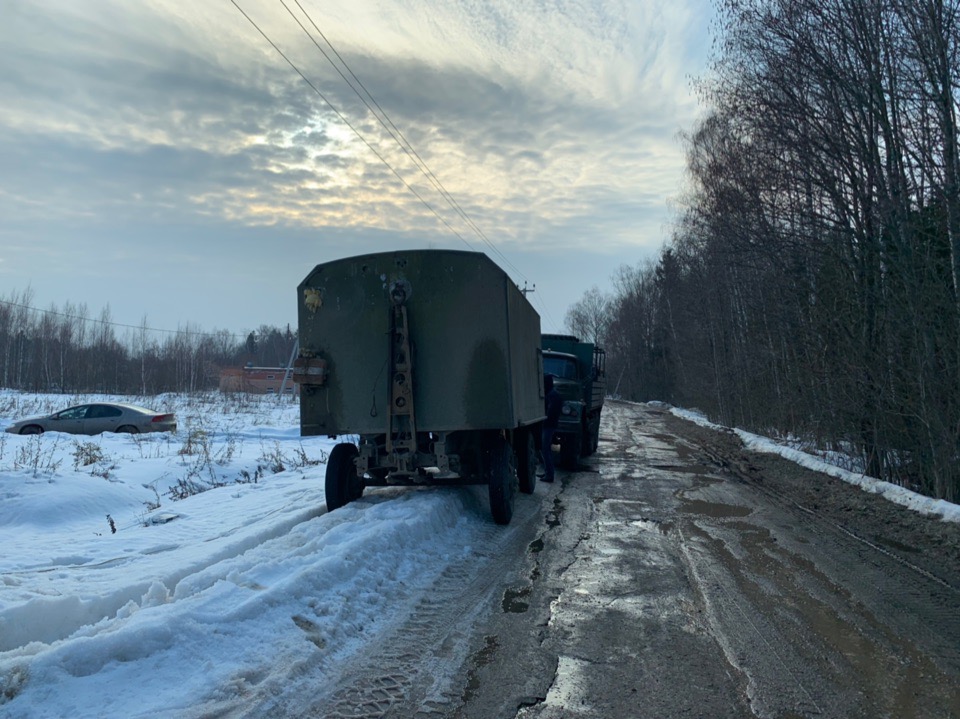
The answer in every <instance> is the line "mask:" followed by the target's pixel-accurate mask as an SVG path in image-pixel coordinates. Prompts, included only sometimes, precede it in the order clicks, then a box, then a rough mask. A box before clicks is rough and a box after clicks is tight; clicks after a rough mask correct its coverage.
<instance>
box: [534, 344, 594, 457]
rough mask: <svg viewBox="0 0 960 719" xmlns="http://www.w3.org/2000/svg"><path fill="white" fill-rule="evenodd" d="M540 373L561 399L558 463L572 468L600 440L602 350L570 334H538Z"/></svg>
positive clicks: (557, 439) (556, 438) (590, 451)
mask: <svg viewBox="0 0 960 719" xmlns="http://www.w3.org/2000/svg"><path fill="white" fill-rule="evenodd" d="M541 349H542V352H543V373H544V374H545V375H548V374H549V375H553V386H554V387H555V388H556V390H557V392H559V393H560V396H561V397H562V398H563V410H562V411H561V414H560V422H559V424H558V427H557V435H556V436H555V437H554V440H555V441H559V444H560V463H561V464H562V465H563V466H565V467H567V468H573V467H576V465H577V462H578V461H579V460H580V458H581V457H587V456H589V455H591V454H593V453H594V452H595V451H596V449H597V446H598V444H599V441H600V413H601V411H602V410H603V400H604V396H605V394H606V353H605V352H604V351H603V350H602V349H601V348H599V347H597V346H596V345H594V344H593V343H591V342H581V341H580V339H579V338H578V337H575V336H573V335H556V334H544V335H541Z"/></svg>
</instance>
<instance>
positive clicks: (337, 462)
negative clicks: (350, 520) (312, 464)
mask: <svg viewBox="0 0 960 719" xmlns="http://www.w3.org/2000/svg"><path fill="white" fill-rule="evenodd" d="M359 454H360V451H359V450H358V449H357V445H355V444H350V443H347V442H345V443H343V444H338V445H336V446H335V447H334V448H333V450H332V451H331V452H330V458H329V459H328V460H327V476H326V483H325V490H326V494H327V511H328V512H332V511H333V510H335V509H340V507H342V506H343V505H345V504H347V503H348V502H352V501H353V500H355V499H360V497H362V496H363V482H362V481H361V480H360V478H359V477H358V476H357V467H356V465H355V464H354V463H353V460H354V459H356V458H357V455H359Z"/></svg>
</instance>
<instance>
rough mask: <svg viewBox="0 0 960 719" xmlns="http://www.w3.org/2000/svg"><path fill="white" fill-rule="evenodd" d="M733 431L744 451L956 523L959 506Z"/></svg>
mask: <svg viewBox="0 0 960 719" xmlns="http://www.w3.org/2000/svg"><path fill="white" fill-rule="evenodd" d="M664 406H667V405H664ZM669 409H670V412H671V413H672V414H673V415H675V416H677V417H680V418H681V419H685V420H687V421H690V422H694V423H695V424H698V425H700V426H701V427H708V428H710V429H716V430H723V429H728V428H726V427H722V426H720V425H718V424H715V423H713V422H711V421H710V420H708V419H707V418H706V417H705V416H704V415H703V414H702V413H700V412H696V411H691V410H685V409H679V408H677V407H669ZM733 431H734V432H735V433H736V434H737V436H738V437H740V439H741V441H742V442H743V443H744V445H745V446H746V447H747V449H751V450H753V451H755V452H765V453H768V454H777V455H779V456H781V457H783V458H784V459H788V460H790V461H791V462H796V463H797V464H799V465H801V466H802V467H806V468H807V469H812V470H814V471H816V472H821V473H822V474H826V475H829V476H831V477H835V478H837V479H840V480H842V481H844V482H847V483H849V484H853V485H856V486H857V487H860V488H861V489H862V490H863V491H865V492H870V493H871V494H877V495H880V496H882V497H883V498H884V499H887V500H888V501H891V502H894V503H896V504H899V505H901V506H904V507H907V508H908V509H910V510H913V511H914V512H918V513H920V514H925V515H929V516H933V517H941V518H942V519H943V521H945V522H960V505H957V504H952V503H951V502H947V501H944V500H942V499H933V498H931V497H925V496H923V495H922V494H917V493H916V492H912V491H910V490H909V489H906V488H904V487H900V486H898V485H896V484H892V483H890V482H885V481H883V480H880V479H876V478H874V477H868V476H866V475H865V474H860V473H857V472H851V471H849V470H846V469H843V468H841V467H837V466H836V465H833V464H830V463H829V462H826V461H824V460H823V459H820V458H819V457H816V456H814V455H812V454H809V453H807V452H803V451H801V450H798V449H795V448H793V447H787V446H785V445H783V444H779V443H777V442H775V441H774V440H772V439H770V438H768V437H761V436H759V435H756V434H752V433H750V432H747V431H745V430H742V429H733Z"/></svg>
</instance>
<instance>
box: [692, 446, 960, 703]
mask: <svg viewBox="0 0 960 719" xmlns="http://www.w3.org/2000/svg"><path fill="white" fill-rule="evenodd" d="M683 434H686V435H687V437H688V439H689V438H690V436H691V435H695V438H694V439H693V440H692V441H694V443H695V444H696V446H697V447H698V448H699V450H700V451H701V452H702V453H703V454H704V455H705V456H706V457H707V458H708V459H709V461H710V462H711V463H712V464H713V465H714V466H715V467H717V468H718V469H720V470H722V471H723V473H724V474H726V475H727V476H730V477H732V478H733V479H735V480H736V482H737V484H739V485H740V486H742V487H744V489H746V490H747V491H748V492H750V493H754V494H756V495H757V497H758V498H760V499H762V502H761V503H760V504H759V505H757V511H762V512H764V514H765V515H767V516H765V517H764V519H762V520H760V519H756V520H754V519H751V520H736V521H734V520H728V521H726V522H724V521H719V522H718V521H713V522H704V521H697V520H693V521H689V520H688V521H687V522H685V523H684V525H683V527H681V531H682V532H683V533H684V534H685V536H684V538H683V541H682V546H683V547H684V553H685V556H686V559H687V563H688V566H689V568H690V571H691V573H692V574H693V575H694V580H695V582H696V583H697V584H698V585H699V586H700V591H701V596H702V597H703V601H704V603H705V605H706V607H707V609H708V613H709V614H710V615H711V617H712V622H713V624H714V627H715V631H716V634H717V637H718V640H719V641H720V642H721V644H722V645H723V646H724V647H725V651H726V652H727V653H728V657H729V660H730V662H731V664H732V665H734V666H736V667H738V668H739V669H740V670H742V671H743V672H744V674H745V675H746V676H747V677H748V678H749V685H748V692H749V693H750V695H751V698H752V699H753V701H754V708H755V709H756V710H757V711H758V713H759V714H760V715H761V716H765V715H766V716H776V715H778V712H782V711H791V710H792V711H798V712H800V714H801V715H803V716H807V715H813V714H815V715H818V716H833V717H848V716H896V717H920V716H924V717H925V716H941V715H942V716H954V715H960V692H957V691H956V690H955V687H956V682H957V678H958V676H960V616H958V614H957V611H956V606H957V602H958V598H960V591H958V589H957V588H956V587H955V586H954V585H953V584H952V583H951V581H949V580H947V579H944V578H942V577H940V576H938V575H937V574H935V573H934V572H932V571H929V570H927V569H925V568H923V567H921V566H919V565H918V564H917V563H915V562H913V561H911V560H910V559H907V558H906V557H904V556H901V554H899V553H897V552H895V551H892V550H890V549H887V548H885V547H883V546H880V544H879V543H878V542H876V541H870V540H869V539H866V538H865V537H864V536H863V535H864V534H867V535H868V536H875V537H878V538H883V536H884V535H883V534H882V529H883V528H882V526H876V525H877V522H878V521H881V520H877V519H876V518H874V517H873V516H872V513H871V511H870V509H871V505H870V504H869V502H870V501H872V498H869V499H868V500H867V501H866V502H864V498H862V497H861V496H859V495H858V494H857V493H859V492H861V490H860V489H859V488H856V487H853V486H850V487H846V486H844V485H840V486H839V487H836V488H835V489H834V490H833V494H831V495H830V497H829V498H826V497H825V498H824V499H826V500H827V501H826V502H821V504H820V506H819V508H818V509H819V511H818V510H815V509H811V508H809V507H807V506H804V505H805V503H806V502H808V501H809V492H808V491H807V493H804V492H803V491H800V492H797V493H795V492H794V491H792V490H793V487H792V486H791V485H790V483H789V480H786V479H785V478H784V476H785V475H788V474H791V473H795V474H796V476H797V477H798V478H800V480H801V481H803V482H806V483H807V484H808V487H809V486H810V485H813V484H816V483H823V482H825V481H827V480H826V478H825V477H824V476H822V475H817V473H815V472H812V471H809V470H802V469H799V468H789V467H787V465H785V464H782V463H775V462H765V461H764V458H763V457H753V455H752V453H747V452H746V451H744V450H742V449H740V448H739V447H738V446H733V445H734V444H736V445H739V439H738V438H735V437H727V436H725V435H724V434H723V433H720V434H717V433H713V434H714V435H715V436H714V437H712V436H710V433H708V432H704V431H696V432H691V433H686V432H684V433H683ZM758 465H759V466H758ZM776 470H780V471H782V472H783V473H784V476H780V475H778V474H774V473H773V472H775V471H776ZM803 472H807V474H806V475H803V474H802V473H803ZM844 493H845V494H846V496H848V497H853V499H854V500H855V501H859V502H861V503H863V504H862V506H861V505H860V504H856V505H855V506H856V507H857V508H858V509H859V510H860V511H858V512H849V521H844V522H841V521H838V518H837V517H834V516H832V515H835V514H838V513H839V514H843V512H842V511H840V510H838V509H837V508H836V507H835V506H834V505H833V503H832V502H831V501H830V499H835V498H836V497H837V496H839V495H841V494H844ZM745 496H749V495H745ZM798 499H799V501H798ZM764 503H765V504H766V505H767V506H768V507H770V508H771V509H773V508H775V509H776V514H768V513H767V511H766V510H763V507H764ZM813 506H817V504H814V505H813ZM897 513H898V517H899V519H900V521H901V522H903V523H909V522H919V523H923V522H928V521H930V520H929V519H927V518H923V517H919V516H917V517H915V516H913V515H912V514H910V513H909V512H908V510H906V509H899V510H897ZM778 516H779V517H781V518H780V519H777V517H778ZM844 519H846V517H844ZM761 534H762V536H761ZM918 536H920V535H918ZM937 549H938V548H937V547H936V546H927V547H923V550H924V551H928V552H933V553H936V552H937ZM916 551H920V550H919V549H918V550H916ZM948 576H949V574H948ZM736 623H739V624H741V625H742V626H744V627H747V628H748V631H746V632H737V631H736V630H733V631H731V627H732V626H735V625H736ZM764 647H766V648H767V649H768V650H769V651H768V656H769V657H770V658H772V662H771V661H770V660H764V659H763V658H762V657H763V652H762V649H763V648H764ZM777 664H780V665H781V666H782V668H783V669H782V671H780V672H778V671H777V670H776V665H777ZM951 687H954V689H951ZM820 697H824V698H826V700H824V699H820ZM864 712H866V713H864ZM931 712H932V713H931Z"/></svg>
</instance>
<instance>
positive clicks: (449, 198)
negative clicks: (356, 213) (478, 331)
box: [231, 0, 556, 324]
mask: <svg viewBox="0 0 960 719" xmlns="http://www.w3.org/2000/svg"><path fill="white" fill-rule="evenodd" d="M231 2H232V3H233V5H234V7H236V8H237V10H238V11H239V12H240V14H241V15H243V16H244V17H245V18H246V19H247V21H248V22H249V23H250V24H251V25H253V27H254V28H255V29H256V30H257V32H259V33H260V35H261V36H262V37H263V38H264V39H265V40H266V41H267V42H268V43H269V44H270V46H271V47H273V49H274V50H276V52H277V54H279V55H280V57H282V58H283V59H284V60H285V61H286V63H287V64H288V65H289V66H290V67H291V68H292V69H293V70H294V72H296V73H297V74H298V75H299V76H300V78H301V79H302V80H303V81H304V82H306V83H307V85H308V86H309V87H310V88H311V89H312V90H313V91H314V93H316V94H317V96H318V97H320V99H321V100H323V102H324V103H326V105H327V106H328V107H329V108H330V109H331V110H332V111H333V112H334V113H335V114H336V115H337V117H338V118H340V120H341V121H342V122H343V123H344V124H345V125H346V126H347V127H348V128H350V130H351V131H352V132H353V133H354V134H355V135H356V136H357V137H358V138H359V139H360V141H361V142H363V144H364V145H366V146H367V148H369V149H370V151H371V152H373V154H374V155H376V157H377V158H378V159H379V160H380V162H382V163H383V164H384V165H385V166H386V167H387V168H388V169H389V170H390V171H391V172H392V173H393V174H394V175H395V176H396V178H397V179H398V180H400V182H401V183H403V185H404V187H406V188H407V189H408V190H409V191H410V192H411V193H413V195H414V196H416V198H417V199H418V200H419V201H420V202H421V203H422V204H423V205H424V206H425V207H426V208H427V209H428V210H430V212H431V213H433V215H435V216H436V217H437V219H439V220H440V221H441V222H442V223H443V224H444V225H445V226H446V227H447V229H449V230H450V231H451V232H452V233H453V234H454V235H456V237H458V238H459V239H460V241H461V242H463V243H464V244H465V245H466V246H467V247H469V248H470V249H471V250H473V249H474V248H473V246H472V245H471V244H470V243H469V242H467V240H466V239H465V238H464V237H463V236H462V235H461V234H460V233H459V232H457V231H456V229H454V228H453V226H452V225H451V224H450V223H449V222H448V221H447V220H446V219H445V218H444V217H442V216H441V215H440V213H438V212H437V211H436V209H434V207H433V206H432V205H430V204H429V203H428V202H427V201H426V200H425V199H424V198H423V196H421V195H420V193H419V192H417V190H416V189H415V188H414V187H413V186H412V185H410V184H409V183H408V182H407V181H406V180H405V179H404V178H403V177H402V176H401V175H400V173H399V172H398V171H397V170H396V169H395V168H394V167H393V166H392V165H391V164H390V163H389V162H388V161H387V159H386V158H385V157H384V156H383V155H382V154H381V153H380V152H379V151H378V150H377V149H376V148H375V147H374V146H373V145H372V144H371V143H370V142H369V141H368V140H367V139H366V138H365V137H364V136H363V134H362V133H361V132H360V131H359V130H358V129H357V128H356V127H354V126H353V124H352V123H351V122H350V121H349V120H348V119H347V118H346V117H345V116H344V115H343V113H341V112H340V111H339V110H338V109H337V108H336V106H334V104H333V103H332V102H331V101H330V100H329V99H328V98H327V97H326V95H324V94H323V92H321V90H320V89H319V88H318V87H317V86H316V85H315V84H314V83H313V82H311V81H310V79H309V78H308V77H307V76H306V75H305V74H304V73H303V71H301V70H300V68H299V67H298V66H297V65H296V64H295V63H294V62H293V61H292V60H291V59H290V58H289V57H288V56H287V55H286V53H284V52H283V51H282V50H281V49H280V47H279V46H278V45H277V44H276V43H275V42H274V41H273V40H272V39H271V38H270V37H269V36H268V35H267V33H266V32H265V31H264V30H263V29H262V28H261V27H260V26H259V25H258V24H257V23H256V21H255V20H253V18H251V17H250V16H249V15H248V14H247V13H246V12H245V11H244V10H243V8H241V7H240V6H239V5H238V4H237V1H236V0H231ZM294 2H296V4H297V7H298V8H299V9H300V11H301V12H302V13H303V15H304V16H305V17H306V19H307V20H308V21H309V22H310V24H311V25H312V26H313V28H314V29H315V30H316V32H317V34H318V35H319V36H320V37H321V38H322V39H323V41H324V42H325V43H326V45H327V46H328V47H329V48H330V50H331V52H332V53H333V54H334V55H335V56H336V57H337V60H339V61H340V63H341V64H342V65H343V67H344V68H345V69H346V71H347V72H348V73H349V74H350V76H351V77H352V78H353V79H354V80H355V81H356V83H357V85H358V86H359V87H360V88H361V89H362V90H363V94H362V93H361V92H360V90H358V89H357V86H355V85H354V84H353V82H351V81H350V79H349V78H347V76H346V75H345V74H344V72H343V71H342V70H341V69H340V67H338V66H337V63H336V62H334V60H333V59H332V58H331V57H330V55H329V54H328V53H327V52H326V51H325V50H324V49H323V47H321V46H320V44H319V43H318V42H317V41H316V39H315V38H314V37H313V35H312V34H311V33H310V31H309V30H308V29H307V28H306V27H305V26H304V24H303V23H302V22H301V21H300V19H299V18H297V16H296V15H295V14H294V12H293V11H292V10H291V9H290V7H289V6H288V5H287V3H286V2H285V1H284V0H280V4H281V5H283V7H284V9H285V10H286V11H287V13H288V14H289V15H290V17H291V18H293V20H294V21H295V22H296V23H297V25H298V26H299V27H300V29H301V30H302V31H303V33H304V34H305V35H306V36H307V37H308V38H309V39H310V41H311V42H312V43H313V44H314V46H315V47H316V48H317V50H319V51H320V53H321V54H322V55H323V57H324V58H325V59H326V60H327V62H328V63H330V65H331V67H333V68H334V70H336V71H337V73H338V74H339V75H340V77H341V78H342V79H343V81H344V82H345V83H347V85H348V86H349V87H350V89H351V90H353V92H354V93H355V94H356V95H357V97H358V98H360V101H361V102H363V104H364V105H365V106H366V108H367V109H368V110H369V111H370V113H371V114H372V115H373V116H374V117H375V118H376V120H377V122H379V123H380V125H381V126H382V127H383V128H384V129H385V130H386V131H387V133H388V134H389V135H390V137H391V138H392V139H393V140H394V142H396V143H397V145H398V146H399V147H400V149H401V150H402V151H403V152H404V153H405V154H406V155H407V157H409V158H410V159H411V160H412V161H413V163H414V164H415V165H416V167H417V169H418V170H419V171H420V172H421V173H422V174H423V175H424V177H426V178H427V180H428V181H429V182H430V183H431V184H432V185H433V187H434V189H435V190H436V191H437V192H438V193H439V194H440V196H441V197H442V198H443V199H444V200H445V201H446V202H447V204H449V205H450V207H451V208H453V210H454V211H455V212H456V213H457V214H458V215H459V216H460V217H461V219H463V220H464V221H465V222H466V223H467V225H468V226H469V227H470V228H471V229H472V230H473V231H474V233H475V234H476V235H477V236H478V237H479V238H480V239H481V240H482V241H483V242H484V243H485V244H486V245H487V247H489V248H490V249H491V250H492V251H493V253H494V254H495V255H497V256H498V257H499V258H500V259H501V261H502V262H503V263H504V264H506V265H507V266H508V267H509V268H511V269H512V270H513V272H514V273H515V274H516V275H518V276H519V277H520V278H521V279H523V280H525V281H526V280H527V277H526V276H525V275H524V274H523V272H521V271H520V270H519V269H518V268H517V267H516V265H514V264H513V263H512V262H511V261H510V260H509V259H508V258H507V256H506V255H505V254H504V253H503V252H502V251H501V250H500V248H498V247H497V246H496V245H495V244H494V243H493V242H492V241H491V240H490V238H489V237H487V235H486V234H485V233H484V232H483V230H482V229H481V228H480V227H479V226H478V225H477V224H476V222H474V221H473V219H472V218H470V216H469V215H467V213H466V211H465V210H464V209H463V207H462V206H461V205H460V203H459V202H457V200H456V198H454V197H453V195H452V194H451V193H450V192H449V191H448V190H447V189H446V187H444V185H443V183H442V182H441V181H440V179H439V178H438V177H437V176H436V174H435V173H434V172H433V171H432V170H431V169H430V168H429V166H428V165H427V164H426V162H425V161H424V160H423V158H422V157H421V156H420V154H419V153H418V152H417V151H416V149H415V148H414V147H413V145H412V144H411V143H410V142H409V141H408V140H407V138H406V137H405V136H404V134H403V132H402V131H401V130H400V129H399V128H398V127H397V126H396V124H395V123H394V122H393V121H392V120H391V119H390V116H389V115H388V114H387V112H386V111H385V110H384V109H383V107H382V106H381V105H380V103H379V102H377V100H376V98H374V96H373V94H372V93H371V92H370V91H369V90H368V89H367V87H366V86H365V85H364V84H363V82H362V81H361V80H360V78H359V77H358V76H357V75H356V73H355V72H354V71H353V70H352V69H351V68H350V65H349V64H348V63H347V61H346V60H344V59H343V56H342V55H341V54H340V52H339V51H338V50H337V49H336V47H334V45H333V43H332V42H331V41H330V40H329V38H327V36H326V35H325V34H324V33H323V31H322V30H320V28H319V27H318V26H317V24H316V22H314V20H313V18H312V17H311V15H310V14H309V13H308V12H307V10H306V9H305V8H304V7H303V6H302V5H301V4H300V0H294ZM364 94H365V95H366V96H367V97H368V98H369V102H368V100H367V97H364ZM371 102H372V103H373V105H374V106H376V109H374V107H373V106H371V104H370V103H371ZM381 116H382V117H381ZM388 125H389V126H388ZM517 284H518V287H519V283H517ZM535 300H536V302H537V303H538V304H539V305H540V307H541V308H542V310H543V312H544V314H545V315H546V317H547V319H548V320H549V321H550V322H551V324H556V323H555V322H554V320H553V317H552V316H551V315H550V311H549V309H548V308H547V306H546V303H544V302H543V301H542V300H541V299H540V297H539V296H535Z"/></svg>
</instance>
